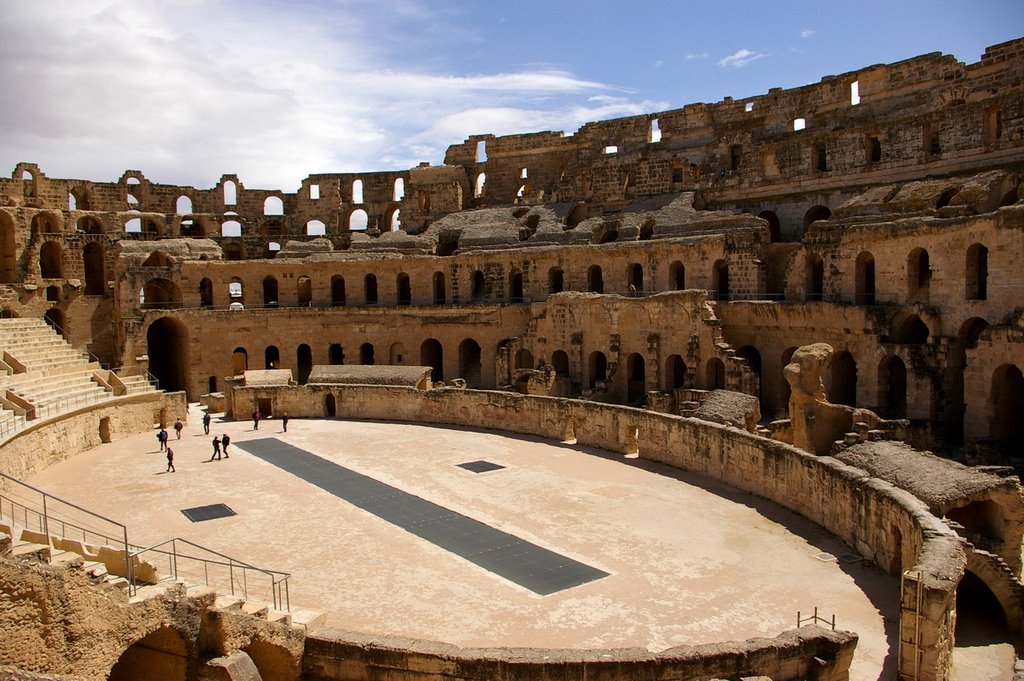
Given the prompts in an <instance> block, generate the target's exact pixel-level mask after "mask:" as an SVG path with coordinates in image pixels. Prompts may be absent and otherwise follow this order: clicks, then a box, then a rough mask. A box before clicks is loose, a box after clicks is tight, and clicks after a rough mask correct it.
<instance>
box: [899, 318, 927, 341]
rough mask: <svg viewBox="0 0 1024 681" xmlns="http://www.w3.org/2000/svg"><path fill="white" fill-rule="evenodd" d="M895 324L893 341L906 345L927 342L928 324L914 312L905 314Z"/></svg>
mask: <svg viewBox="0 0 1024 681" xmlns="http://www.w3.org/2000/svg"><path fill="white" fill-rule="evenodd" d="M893 322H894V323H895V324H896V328H895V333H894V334H893V342H895V343H902V344H906V345H920V344H923V343H926V342H928V335H929V330H928V325H927V324H925V323H924V321H923V320H922V319H921V318H920V317H918V316H917V315H916V314H912V315H907V316H906V317H904V318H903V319H902V320H900V321H899V322H896V320H893Z"/></svg>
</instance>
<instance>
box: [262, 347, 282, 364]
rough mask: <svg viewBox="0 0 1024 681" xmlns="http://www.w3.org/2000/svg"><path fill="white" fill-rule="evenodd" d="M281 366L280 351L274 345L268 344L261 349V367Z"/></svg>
mask: <svg viewBox="0 0 1024 681" xmlns="http://www.w3.org/2000/svg"><path fill="white" fill-rule="evenodd" d="M280 366H281V351H280V350H278V349H277V346H276V345H268V346H267V347H266V349H265V350H264V351H263V368H264V369H277V368H279V367H280Z"/></svg>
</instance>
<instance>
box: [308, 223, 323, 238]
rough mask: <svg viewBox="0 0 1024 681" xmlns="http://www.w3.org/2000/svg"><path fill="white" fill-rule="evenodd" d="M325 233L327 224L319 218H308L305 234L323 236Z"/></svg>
mask: <svg viewBox="0 0 1024 681" xmlns="http://www.w3.org/2000/svg"><path fill="white" fill-rule="evenodd" d="M325 234H327V225H325V224H324V223H323V222H321V221H320V220H310V221H308V222H307V223H306V236H324V235H325Z"/></svg>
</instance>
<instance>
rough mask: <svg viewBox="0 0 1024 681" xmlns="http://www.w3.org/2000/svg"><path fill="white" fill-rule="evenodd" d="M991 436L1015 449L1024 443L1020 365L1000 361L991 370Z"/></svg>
mask: <svg viewBox="0 0 1024 681" xmlns="http://www.w3.org/2000/svg"><path fill="white" fill-rule="evenodd" d="M991 404H992V437H993V438H994V439H995V441H996V443H997V444H998V445H999V447H1000V448H1002V449H1004V450H1007V451H1012V452H1019V451H1020V449H1021V448H1022V447H1024V375H1021V370H1020V367H1018V366H1016V365H1014V364H1004V365H1003V366H1001V367H999V368H998V369H996V370H995V372H993V374H992V398H991Z"/></svg>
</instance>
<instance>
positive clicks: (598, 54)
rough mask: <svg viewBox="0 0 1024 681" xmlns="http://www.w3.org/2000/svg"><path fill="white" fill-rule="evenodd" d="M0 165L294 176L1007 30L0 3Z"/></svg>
mask: <svg viewBox="0 0 1024 681" xmlns="http://www.w3.org/2000/svg"><path fill="white" fill-rule="evenodd" d="M0 35H3V36H4V37H5V39H4V40H3V41H0V83H2V84H3V86H2V87H0V172H2V173H4V174H5V175H6V174H7V173H9V172H11V171H12V170H13V168H14V165H15V164H16V163H18V162H19V161H30V162H35V163H38V164H39V165H40V167H41V168H42V170H43V172H45V173H46V174H47V175H49V176H51V177H77V178H81V179H89V180H96V181H115V180H116V179H117V178H118V177H120V175H121V174H122V172H123V171H124V170H126V169H129V168H130V169H137V170H141V171H142V172H143V173H144V174H145V175H146V177H147V178H149V179H150V180H151V181H154V182H163V183H172V184H185V185H192V186H196V187H200V188H206V187H210V186H212V185H213V184H215V183H216V181H217V179H218V178H219V177H220V176H221V175H222V174H224V173H237V174H238V175H239V178H240V180H241V181H242V183H243V184H244V185H246V186H248V187H252V188H276V189H283V190H285V191H295V190H296V188H297V187H298V185H299V182H300V180H301V179H302V178H303V177H305V176H307V175H309V174H313V173H326V172H358V171H374V170H391V169H404V168H410V167H412V166H415V165H417V164H418V163H420V162H421V161H428V162H430V163H432V164H438V163H441V161H442V160H443V158H444V151H445V148H446V147H447V146H448V145H450V144H454V143H457V142H460V141H462V140H463V139H465V138H466V137H467V136H468V135H471V134H477V133H494V134H498V135H502V134H512V133H517V132H530V131H540V130H564V131H566V132H568V133H571V132H572V131H574V130H576V129H577V128H578V127H579V126H580V125H582V124H583V123H586V122H588V121H595V120H602V119H606V118H614V117H617V116H628V115H632V114H639V113H646V112H654V111H661V110H665V109H673V108H678V107H681V106H683V105H684V104H688V103H692V102H701V101H703V102H716V101H720V100H721V99H722V98H723V97H725V96H732V97H735V98H741V97H746V96H751V95H758V94H763V93H765V92H767V91H768V89H769V88H772V87H796V86H800V85H804V84H807V83H812V82H817V81H819V80H820V79H821V78H822V77H823V76H826V75H832V74H838V73H843V72H845V71H851V70H855V69H858V68H862V67H865V66H869V65H871V64H878V63H889V62H894V61H899V60H901V59H907V58H909V57H913V56H917V55H919V54H925V53H929V52H943V53H946V54H952V55H954V56H956V57H957V58H958V59H959V60H961V61H964V62H968V63H971V62H975V61H977V60H978V59H979V58H980V57H981V54H982V52H983V51H984V49H985V47H986V46H988V45H993V44H996V43H1000V42H1004V41H1006V40H1011V39H1013V38H1016V37H1020V36H1022V35H1024V2H1021V1H1020V0H991V1H988V2H983V1H982V2H977V3H968V2H964V1H963V0H960V1H959V2H948V1H946V0H929V1H927V2H922V1H918V0H888V1H887V2H879V1H876V0H862V1H849V2H828V1H825V0H764V1H758V2H755V1H753V0H718V1H714V2H699V3H698V2H689V1H686V2H683V1H676V2H672V1H671V0H662V1H661V2H648V1H646V0H634V1H632V2H623V1H619V2H605V1H603V0H591V1H589V2H582V1H576V0H572V1H566V2H558V1H557V0H548V1H547V2H542V1H539V0H517V1H516V2H514V3H513V2H509V3H498V2H483V1H478V2H471V1H468V0H429V1H428V0H396V1H394V2H389V1H388V0H365V1H364V0H88V1H83V0H35V1H34V2H16V1H14V0H9V1H8V2H7V3H6V6H5V7H4V9H3V12H0Z"/></svg>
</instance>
